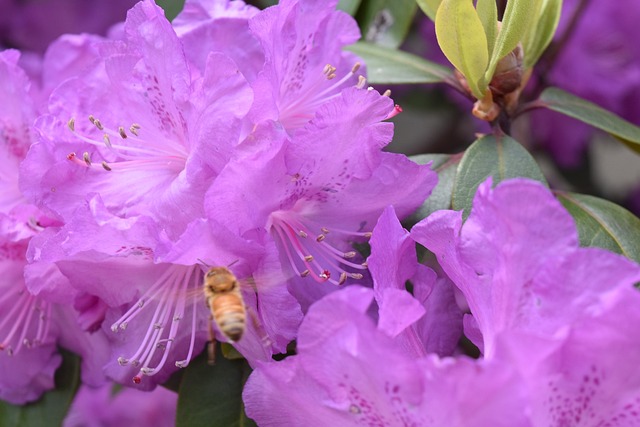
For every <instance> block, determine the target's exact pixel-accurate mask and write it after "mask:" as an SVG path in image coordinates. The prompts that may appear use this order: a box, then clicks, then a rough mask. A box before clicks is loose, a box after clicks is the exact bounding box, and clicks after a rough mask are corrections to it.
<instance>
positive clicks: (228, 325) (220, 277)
mask: <svg viewBox="0 0 640 427" xmlns="http://www.w3.org/2000/svg"><path fill="white" fill-rule="evenodd" d="M204 298H205V301H206V303H207V307H209V310H210V311H211V319H212V320H213V321H214V322H215V323H216V326H217V327H218V330H219V331H220V332H221V333H222V335H224V336H225V337H226V338H227V340H229V342H231V343H235V342H237V341H239V340H240V338H242V335H243V334H244V331H245V327H246V324H247V308H246V306H245V304H244V299H243V298H242V293H241V292H240V282H239V281H238V279H237V278H236V276H235V274H233V273H232V272H231V270H229V268H227V267H212V268H210V269H209V271H208V272H207V273H206V274H205V276H204Z"/></svg>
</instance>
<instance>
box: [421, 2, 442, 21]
mask: <svg viewBox="0 0 640 427" xmlns="http://www.w3.org/2000/svg"><path fill="white" fill-rule="evenodd" d="M416 1H417V2H418V6H420V9H422V11H423V12H424V14H425V15H427V16H428V17H429V19H431V20H432V21H435V20H436V12H437V11H438V6H440V3H442V0H416Z"/></svg>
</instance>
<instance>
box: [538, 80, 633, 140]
mask: <svg viewBox="0 0 640 427" xmlns="http://www.w3.org/2000/svg"><path fill="white" fill-rule="evenodd" d="M540 101H541V103H542V106H543V107H547V108H549V109H550V110H553V111H557V112H558V113H562V114H564V115H567V116H569V117H573V118H574V119H578V120H580V121H581V122H584V123H586V124H589V125H591V126H593V127H595V128H598V129H600V130H603V131H605V132H609V133H610V134H611V135H613V136H614V137H616V138H618V139H619V140H620V141H622V142H624V143H625V144H627V145H628V146H629V147H631V148H632V149H633V150H635V151H637V152H640V127H638V126H636V125H634V124H632V123H630V122H628V121H626V120H624V119H622V118H620V117H618V116H616V115H615V114H613V113H612V112H610V111H607V110H605V109H604V108H602V107H599V106H597V105H596V104H594V103H592V102H589V101H587V100H585V99H582V98H578V97H577V96H575V95H572V94H570V93H569V92H565V91H563V90H561V89H558V88H555V87H550V88H547V89H545V90H544V91H543V92H542V94H541V95H540Z"/></svg>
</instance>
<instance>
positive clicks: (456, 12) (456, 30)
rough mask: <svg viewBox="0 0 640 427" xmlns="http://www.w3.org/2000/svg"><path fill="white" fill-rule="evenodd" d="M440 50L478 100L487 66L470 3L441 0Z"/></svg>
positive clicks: (479, 27) (483, 37)
mask: <svg viewBox="0 0 640 427" xmlns="http://www.w3.org/2000/svg"><path fill="white" fill-rule="evenodd" d="M436 37H437V38H438V44H439V45H440V49H442V52H443V53H444V54H445V56H446V57H447V59H448V60H449V61H450V62H451V63H452V64H453V66H454V67H456V68H457V69H458V71H460V72H461V73H462V74H463V75H464V76H465V78H466V79H467V83H468V84H469V88H470V89H471V91H472V92H473V94H474V95H475V96H476V98H478V99H481V98H482V97H483V96H484V92H485V90H486V88H487V84H486V83H485V82H484V81H483V75H484V72H485V69H486V68H487V64H488V62H489V51H488V47H487V36H486V35H485V33H484V28H483V26H482V22H481V21H480V18H479V17H478V14H477V13H476V9H475V8H474V7H473V3H472V2H471V0H443V1H442V3H441V4H440V7H439V8H438V12H437V13H436Z"/></svg>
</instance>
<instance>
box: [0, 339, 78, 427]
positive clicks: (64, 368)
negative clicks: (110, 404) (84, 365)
mask: <svg viewBox="0 0 640 427" xmlns="http://www.w3.org/2000/svg"><path fill="white" fill-rule="evenodd" d="M60 353H61V354H62V364H61V365H60V367H58V369H57V370H56V373H55V385H56V388H55V389H53V390H51V391H49V392H47V393H45V394H44V395H43V396H42V397H41V398H40V399H39V400H37V401H36V402H33V403H29V404H26V405H21V406H14V405H10V404H8V403H6V402H2V401H0V426H2V427H34V426H59V425H61V424H62V420H64V417H65V416H66V415H67V411H68V410H69V407H70V406H71V402H72V401H73V397H74V396H75V394H76V391H77V390H78V385H79V384H80V358H79V357H78V356H76V355H75V354H73V353H70V352H68V351H66V350H61V351H60ZM14 357H19V356H14Z"/></svg>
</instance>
